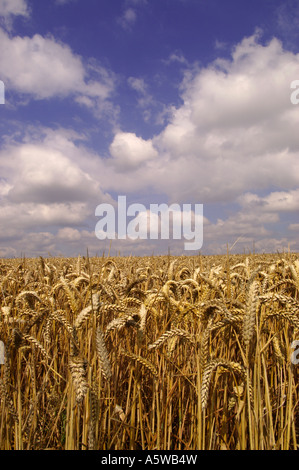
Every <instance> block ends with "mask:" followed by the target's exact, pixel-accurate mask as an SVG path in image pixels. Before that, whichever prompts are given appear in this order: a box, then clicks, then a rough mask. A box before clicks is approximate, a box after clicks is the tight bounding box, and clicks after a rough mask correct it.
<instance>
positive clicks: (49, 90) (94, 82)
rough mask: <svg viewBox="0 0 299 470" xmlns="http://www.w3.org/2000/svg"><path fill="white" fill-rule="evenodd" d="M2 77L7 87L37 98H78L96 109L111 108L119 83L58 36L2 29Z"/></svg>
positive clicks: (0, 31) (0, 40) (0, 46)
mask: <svg viewBox="0 0 299 470" xmlns="http://www.w3.org/2000/svg"><path fill="white" fill-rule="evenodd" d="M0 61H1V65H2V67H1V74H2V75H1V78H2V80H3V81H4V82H5V84H6V87H7V89H10V90H13V91H15V92H18V93H19V94H21V95H27V96H28V97H30V98H33V99H36V100H42V99H49V98H53V97H54V98H56V97H58V98H66V97H74V99H75V100H76V101H77V102H78V103H80V104H83V105H85V106H87V107H89V108H93V109H95V110H99V109H107V103H108V102H109V98H110V96H111V94H112V93H113V90H114V87H115V76H114V74H113V73H112V72H110V71H109V70H107V69H105V68H104V67H102V66H100V65H99V64H95V63H94V62H93V61H90V62H89V63H87V64H84V63H83V60H82V58H81V57H80V56H79V55H77V54H75V53H74V52H73V51H72V50H71V48H70V47H69V46H68V45H67V44H64V43H61V42H59V41H57V40H56V39H55V38H54V37H52V36H49V37H43V36H41V35H40V34H35V35H34V36H32V37H28V36H25V37H20V36H12V37H11V35H9V34H7V32H5V31H4V30H3V29H0Z"/></svg>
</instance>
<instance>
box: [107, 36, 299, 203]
mask: <svg viewBox="0 0 299 470" xmlns="http://www.w3.org/2000/svg"><path fill="white" fill-rule="evenodd" d="M298 66H299V54H293V53H291V52H289V51H285V50H284V49H283V47H282V44H281V43H280V42H279V41H278V40H277V39H275V38H274V39H273V40H271V41H270V42H269V43H268V44H266V45H262V44H261V43H260V42H259V35H258V34H255V35H253V36H252V37H249V38H245V39H244V40H243V41H241V42H240V43H239V44H238V45H237V46H236V47H235V48H234V50H233V51H232V56H231V59H230V60H220V59H218V60H217V61H215V62H213V63H212V64H210V65H209V66H207V67H205V68H201V69H199V70H196V71H192V73H190V71H189V73H188V74H186V77H185V80H184V82H183V84H182V95H181V97H182V100H183V104H182V105H181V106H179V107H177V108H174V107H172V108H171V109H170V112H169V116H170V117H169V121H168V124H167V125H166V126H165V128H164V130H163V131H162V132H161V133H160V134H158V135H156V136H155V137H153V139H151V141H147V144H146V145H147V148H148V149H149V148H150V149H151V150H150V152H146V151H142V156H141V153H140V152H139V151H137V152H136V147H135V145H132V144H129V142H136V143H137V142H139V143H140V140H138V138H137V136H134V135H133V134H127V135H126V134H125V133H123V134H120V136H116V137H115V142H113V144H112V145H111V149H110V150H111V154H112V157H113V160H117V161H118V162H120V161H121V162H122V166H123V167H124V168H125V165H128V168H129V167H131V169H132V168H133V169H134V166H135V171H136V176H137V174H138V178H135V177H134V171H133V173H132V175H131V176H132V180H131V190H132V191H134V190H135V189H137V188H139V187H140V177H141V178H142V183H143V186H144V187H154V188H155V189H156V190H157V191H159V192H161V191H162V190H163V192H164V193H165V194H167V195H168V196H169V197H170V199H171V200H186V201H187V202H201V203H210V202H217V201H222V202H224V201H227V202H228V201H233V200H235V199H236V198H237V197H238V196H240V194H242V193H244V192H248V191H251V192H254V191H261V190H267V189H269V188H270V187H273V186H275V187H277V188H278V189H279V188H280V189H282V190H286V191H289V190H292V189H294V188H296V187H298V185H299V176H298V175H299V159H298V152H299V136H298V132H297V129H298V124H299V115H298V112H297V111H298V110H297V109H296V107H295V106H293V105H292V104H291V102H290V83H291V81H292V80H294V77H296V76H297V75H296V74H297V71H298ZM134 84H135V86H137V85H139V86H140V87H142V83H141V82H138V83H137V82H136V81H134ZM127 137H128V139H127ZM154 154H155V155H159V158H155V159H153V158H152V156H153V155H154ZM137 155H138V156H137ZM116 157H117V158H116ZM141 161H142V163H143V165H147V164H148V163H150V168H149V171H146V172H144V173H143V175H140V174H139V166H138V165H134V164H133V163H134V162H138V163H139V162H141ZM109 181H111V184H112V185H114V183H115V181H113V178H112V179H110V180H108V181H107V185H108V186H109ZM117 184H119V189H120V190H121V189H122V185H123V187H125V186H126V182H125V181H124V180H123V182H122V181H121V180H117ZM126 187H127V186H126Z"/></svg>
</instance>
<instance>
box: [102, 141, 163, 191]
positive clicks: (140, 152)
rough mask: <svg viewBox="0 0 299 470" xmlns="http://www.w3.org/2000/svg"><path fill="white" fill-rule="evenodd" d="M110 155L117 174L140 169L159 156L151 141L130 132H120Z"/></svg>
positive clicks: (112, 145)
mask: <svg viewBox="0 0 299 470" xmlns="http://www.w3.org/2000/svg"><path fill="white" fill-rule="evenodd" d="M110 154H111V156H112V164H113V167H114V168H115V169H116V171H117V172H119V171H122V172H123V171H132V170H133V169H137V168H140V167H141V166H144V165H145V164H146V163H148V162H149V161H152V160H153V159H155V158H157V156H158V152H157V150H156V149H155V148H154V146H153V144H152V142H151V141H149V140H144V139H142V138H141V137H137V136H136V135H135V134H134V133H130V132H118V133H117V134H116V135H115V137H114V139H113V142H112V143H111V145H110ZM108 184H109V183H108Z"/></svg>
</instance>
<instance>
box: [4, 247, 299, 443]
mask: <svg viewBox="0 0 299 470" xmlns="http://www.w3.org/2000/svg"><path fill="white" fill-rule="evenodd" d="M0 283H1V291H0V298H1V306H0V341H2V343H3V344H4V350H5V361H4V364H3V365H0V449H1V450H11V449H17V450H22V449H24V450H40V449H43V450H45V449H55V450H93V449H94V450H96V449H101V450H177V451H179V450H185V451H187V450H220V449H221V450H222V449H223V450H225V449H226V450H253V449H259V450H272V449H273V450H278V449H282V450H292V449H297V448H298V443H299V405H298V399H299V393H298V371H299V364H298V365H297V364H296V363H294V361H293V360H291V357H292V352H294V349H292V343H293V341H295V340H299V258H298V255H297V254H294V253H286V254H285V253H284V254H279V253H277V254H271V255H270V254H269V255H256V254H249V255H245V254H244V255H231V254H228V255H225V256H203V255H198V256H192V257H184V256H181V257H174V256H170V255H169V256H152V257H140V258H138V257H105V256H103V257H92V258H89V257H88V256H86V257H80V256H79V257H78V258H52V257H49V258H41V257H40V258H36V259H26V258H20V259H14V260H9V259H2V260H0Z"/></svg>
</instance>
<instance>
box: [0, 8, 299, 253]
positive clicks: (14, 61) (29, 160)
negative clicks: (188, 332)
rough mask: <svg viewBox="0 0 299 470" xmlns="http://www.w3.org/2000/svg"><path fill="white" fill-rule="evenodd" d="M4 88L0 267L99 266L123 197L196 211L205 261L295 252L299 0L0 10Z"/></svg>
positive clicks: (180, 245)
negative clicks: (54, 258)
mask: <svg viewBox="0 0 299 470" xmlns="http://www.w3.org/2000/svg"><path fill="white" fill-rule="evenodd" d="M0 80H2V82H3V83H4V86H5V104H4V105H0V132H1V136H2V139H1V142H0V227H1V233H0V256H2V257H4V256H9V257H10V256H20V255H21V254H22V255H26V256H38V255H42V256H47V255H48V254H51V255H58V254H62V255H67V256H73V255H74V256H76V255H78V254H79V253H81V254H85V253H86V250H87V248H88V250H89V253H90V254H96V253H102V252H103V251H104V250H106V252H107V250H108V249H109V245H110V241H109V240H106V241H104V240H102V241H101V240H99V239H98V238H97V237H96V236H95V226H96V223H97V221H98V218H97V217H96V216H95V209H96V207H97V206H98V205H99V204H102V203H109V204H114V205H115V203H116V202H117V198H118V196H119V195H126V196H127V201H128V204H131V203H141V204H143V205H144V206H145V208H146V210H147V211H148V210H149V207H150V205H151V204H154V203H157V204H160V203H168V204H172V203H176V204H179V205H181V206H182V204H192V205H194V204H203V208H204V220H203V227H204V228H203V246H202V252H203V253H207V254H221V253H226V248H227V245H228V246H229V247H231V246H233V249H232V252H241V253H243V252H244V251H245V252H249V251H250V250H252V249H253V246H254V248H255V250H256V251H259V252H276V251H277V250H278V251H282V250H288V248H289V247H290V249H291V250H293V251H299V240H298V234H299V217H298V214H299V159H298V157H299V134H298V124H299V105H298V106H296V105H294V104H292V103H291V101H290V95H291V92H292V90H291V88H290V84H291V82H292V81H294V80H299V1H298V0H287V1H278V0H275V1H274V0H263V1H261V0H259V1H255V0H253V1H250V2H249V1H245V0H222V1H220V0H209V1H206V0H113V1H111V0H101V1H99V0H85V2H83V0H48V1H47V2H41V1H38V0H10V1H9V2H8V1H6V0H0ZM141 215H142V214H141ZM143 216H144V217H147V216H149V212H147V213H145V214H143ZM168 248H169V249H170V251H171V252H172V253H173V254H181V253H184V239H183V237H182V239H181V240H173V239H172V238H171V237H170V239H169V240H151V239H149V238H147V239H140V240H134V241H133V240H130V239H128V240H118V239H117V238H116V239H115V240H113V241H112V253H113V254H115V253H121V254H125V255H127V254H130V253H132V254H137V255H149V254H152V253H155V254H163V253H167V252H168ZM185 254H193V252H185Z"/></svg>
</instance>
